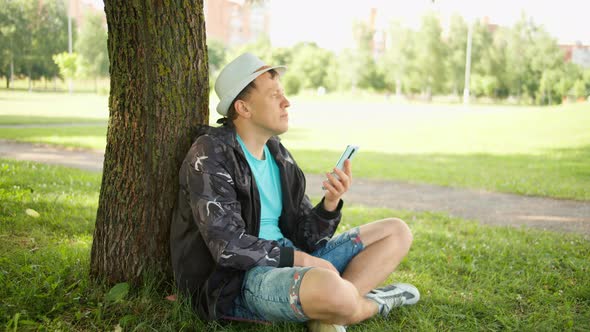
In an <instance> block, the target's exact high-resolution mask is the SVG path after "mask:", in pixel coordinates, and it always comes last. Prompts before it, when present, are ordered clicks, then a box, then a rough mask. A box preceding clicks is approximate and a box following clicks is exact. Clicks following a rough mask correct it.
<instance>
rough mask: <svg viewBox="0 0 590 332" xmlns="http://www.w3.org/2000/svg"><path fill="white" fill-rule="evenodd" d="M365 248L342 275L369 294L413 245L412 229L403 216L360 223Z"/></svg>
mask: <svg viewBox="0 0 590 332" xmlns="http://www.w3.org/2000/svg"><path fill="white" fill-rule="evenodd" d="M359 236H360V238H361V241H362V242H363V244H364V246H365V249H364V250H363V251H361V252H360V253H359V254H358V255H356V256H355V257H354V258H353V259H352V260H351V261H350V263H349V264H348V266H347V267H346V270H345V271H344V273H343V274H342V277H343V278H344V279H346V280H348V281H350V282H351V283H352V284H353V285H355V286H356V288H357V289H358V291H359V294H361V295H365V294H366V293H368V292H369V291H370V290H371V289H373V288H375V287H377V286H378V285H379V284H380V283H382V282H383V281H384V280H385V279H387V277H389V275H390V274H391V273H392V272H393V271H394V270H395V268H396V267H397V266H398V265H399V263H400V262H401V261H402V259H403V258H404V257H405V256H406V255H407V253H408V251H409V250H410V246H411V244H412V239H413V238H412V233H411V231H410V228H409V227H408V225H406V223H405V222H404V221H402V220H401V219H396V218H391V219H383V220H379V221H375V222H372V223H370V224H366V225H362V226H360V235H359Z"/></svg>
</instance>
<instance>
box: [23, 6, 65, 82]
mask: <svg viewBox="0 0 590 332" xmlns="http://www.w3.org/2000/svg"><path fill="white" fill-rule="evenodd" d="M25 15H26V16H27V24H28V30H27V31H28V32H29V34H30V39H29V40H30V44H29V45H28V47H27V48H26V52H25V57H24V60H25V68H26V69H25V70H26V73H27V76H28V78H29V90H30V89H31V88H32V80H37V79H40V78H45V82H46V83H47V80H49V79H52V78H54V77H55V76H57V75H58V73H59V68H58V67H57V65H56V64H55V62H54V61H53V59H52V58H53V55H54V54H58V53H61V52H64V51H67V50H68V36H67V31H68V29H67V26H68V25H67V24H68V23H67V22H68V19H67V11H66V7H65V3H64V2H63V1H25ZM73 30H75V29H73Z"/></svg>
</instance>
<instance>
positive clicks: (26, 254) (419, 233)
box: [0, 160, 590, 332]
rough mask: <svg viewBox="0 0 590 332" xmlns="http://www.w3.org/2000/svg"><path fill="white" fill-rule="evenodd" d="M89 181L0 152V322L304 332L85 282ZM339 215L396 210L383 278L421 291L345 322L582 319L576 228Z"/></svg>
mask: <svg viewBox="0 0 590 332" xmlns="http://www.w3.org/2000/svg"><path fill="white" fill-rule="evenodd" d="M99 186H100V174H98V173H90V172H84V171H80V170H74V169H67V168H62V167H56V166H48V165H41V164H35V163H28V162H15V161H9V160H0V201H1V202H2V204H1V205H0V238H1V241H0V326H4V327H5V328H6V330H7V331H9V330H25V331H27V330H51V331H53V330H65V331H68V330H99V331H107V330H110V331H112V330H117V329H118V328H119V327H120V328H121V329H122V330H125V331H135V330H138V331H179V330H189V331H205V330H207V331H268V332H270V331H273V332H274V331H276V332H279V331H280V332H282V331H285V332H286V331H302V332H303V331H305V329H304V328H303V326H302V325H298V324H275V325H272V326H261V325H254V324H245V323H233V324H226V323H203V322H200V321H199V320H198V319H196V318H195V316H194V315H192V313H191V311H190V309H189V308H188V307H187V306H186V305H183V304H182V302H176V303H172V302H168V301H166V300H164V299H163V298H164V296H165V295H168V294H169V293H170V292H171V291H170V287H168V289H169V291H157V289H158V288H157V287H155V285H157V284H158V282H156V281H154V280H153V279H150V278H149V277H147V278H146V281H145V284H144V285H143V286H142V287H139V288H132V289H131V290H130V291H129V293H126V292H116V291H115V290H116V289H115V290H111V289H110V288H109V287H107V286H106V285H103V284H95V283H93V282H91V281H90V280H89V277H88V271H89V256H90V247H91V243H92V232H93V227H94V220H95V213H96V208H97V204H98V193H99ZM316 200H317V198H316ZM27 209H32V210H34V211H31V210H29V211H28V213H27ZM34 212H37V213H38V215H37V214H36V213H34ZM343 213H344V218H343V221H342V224H341V227H340V229H339V231H343V230H346V229H348V228H350V227H354V226H356V225H360V224H363V223H366V222H368V221H371V220H374V219H379V218H384V217H388V216H399V217H401V218H403V219H404V220H406V222H407V223H408V224H409V225H410V227H411V228H412V230H413V233H414V245H413V247H412V250H411V251H410V254H409V255H408V257H407V258H406V259H405V260H404V261H403V262H402V264H401V265H400V267H399V269H398V271H397V272H395V273H394V274H393V275H392V276H391V277H390V279H389V280H388V281H394V280H395V281H403V282H410V283H413V284H415V285H416V286H417V287H418V288H419V289H420V290H421V292H422V299H421V301H420V302H419V303H418V304H417V305H416V306H413V307H406V308H401V309H399V310H396V311H395V312H393V314H391V315H390V317H388V318H387V319H381V318H379V319H371V320H369V321H367V322H366V323H364V324H362V325H357V326H352V327H350V328H349V331H384V332H385V331H402V330H406V331H476V330H486V331H489V330H516V331H537V330H542V331H563V330H569V331H584V330H587V328H588V326H590V261H588V257H589V256H590V242H589V241H587V240H585V239H583V238H582V237H581V236H579V235H575V234H559V233H552V232H543V231H539V230H533V229H518V228H510V227H490V226H483V225H479V224H478V223H475V222H471V221H466V220H461V219H457V218H450V217H448V216H446V215H443V214H433V213H413V212H407V211H391V210H386V209H370V208H366V207H362V206H347V207H345V210H344V212H343ZM164 285H168V283H164ZM117 289H118V288H117Z"/></svg>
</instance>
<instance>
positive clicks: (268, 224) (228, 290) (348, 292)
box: [171, 53, 420, 331]
mask: <svg viewBox="0 0 590 332" xmlns="http://www.w3.org/2000/svg"><path fill="white" fill-rule="evenodd" d="M285 70H286V68H285V67H284V66H276V67H271V66H268V65H266V64H264V62H263V61H262V60H260V59H259V58H257V57H256V56H254V55H253V54H251V53H245V54H242V55H241V56H239V57H238V58H236V59H235V60H233V61H232V62H231V63H229V64H228V65H227V66H226V67H225V68H224V69H223V70H222V71H221V73H220V74H219V78H218V79H217V81H216V83H215V92H216V93H217V95H218V96H219V100H220V101H219V104H218V105H217V111H218V112H219V113H220V114H221V115H223V116H225V117H226V118H224V119H223V120H224V121H223V122H224V125H223V126H222V127H218V128H212V127H208V126H204V127H202V128H201V132H200V136H199V137H198V138H197V140H196V141H195V143H194V144H193V145H192V147H191V149H190V151H189V152H188V154H187V156H186V158H185V160H184V162H183V164H182V167H181V169H180V191H179V196H178V204H177V208H176V210H175V213H174V218H173V221H172V228H171V252H172V264H173V268H174V273H175V279H176V283H177V286H178V288H179V290H180V291H181V292H183V293H184V294H185V295H188V296H189V298H190V299H191V301H192V304H193V306H194V308H195V310H196V311H197V313H198V314H199V316H200V317H202V318H203V319H209V320H211V319H220V318H225V319H238V320H253V321H296V322H308V327H309V329H310V330H311V331H344V330H345V328H344V326H345V325H350V324H354V323H358V322H361V321H363V320H365V319H367V318H369V317H372V316H374V315H376V314H381V315H383V316H386V315H387V314H388V313H389V311H390V310H391V309H392V308H394V307H397V306H401V305H407V304H414V303H416V302H417V301H418V299H419V297H420V294H419V292H418V290H417V289H416V288H415V287H414V286H411V285H408V284H394V285H389V286H386V287H383V288H377V289H375V287H377V286H378V285H379V284H380V283H381V282H383V281H384V280H385V279H386V278H387V277H388V276H389V275H390V274H391V273H392V272H393V270H394V269H395V268H396V267H397V265H398V264H399V263H400V261H401V260H402V258H403V257H404V256H405V255H406V254H407V252H408V250H409V248H410V245H411V242H412V235H411V232H410V230H409V228H408V226H407V225H406V224H405V223H404V222H403V221H402V220H400V219H393V218H392V219H385V220H380V221H375V222H372V223H369V224H365V225H362V226H360V227H356V228H354V229H351V230H349V231H347V232H345V233H343V234H340V235H338V236H336V237H334V238H332V236H333V235H334V232H335V230H336V227H337V226H338V223H339V222H340V218H341V213H340V210H341V209H342V205H343V201H342V200H341V197H342V195H343V194H344V193H345V192H346V191H347V190H348V189H349V188H350V185H351V182H352V171H351V162H350V161H347V162H346V163H345V166H344V170H339V169H334V170H333V173H328V174H327V178H326V181H324V183H323V185H324V188H325V195H324V197H323V198H322V200H321V202H320V203H318V204H317V205H316V206H315V207H313V206H312V205H311V203H310V200H309V198H308V197H307V196H306V195H305V177H304V175H303V172H302V171H301V169H300V168H299V167H298V166H297V164H296V163H295V161H294V160H293V157H292V156H291V154H290V153H289V152H288V151H287V149H285V147H284V146H283V145H282V144H281V143H280V141H279V139H278V138H277V136H278V135H280V134H283V133H285V132H286V131H287V129H288V122H289V115H288V111H287V109H288V107H289V106H290V104H289V101H288V100H287V98H286V97H285V95H284V92H283V88H282V86H281V82H280V79H279V77H280V75H282V74H283V73H284V72H285ZM335 175H337V176H335Z"/></svg>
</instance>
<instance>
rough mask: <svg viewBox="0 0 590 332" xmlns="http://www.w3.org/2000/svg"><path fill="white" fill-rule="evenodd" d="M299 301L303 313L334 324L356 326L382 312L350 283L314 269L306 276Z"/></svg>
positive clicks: (329, 271)
mask: <svg viewBox="0 0 590 332" xmlns="http://www.w3.org/2000/svg"><path fill="white" fill-rule="evenodd" d="M299 298H300V301H301V307H302V308H303V312H305V314H306V315H307V316H308V317H309V318H310V319H311V320H319V321H322V322H325V323H330V324H339V325H350V324H355V323H358V322H361V321H363V320H365V319H367V318H370V317H372V316H374V315H375V314H376V313H377V311H378V306H377V304H376V303H375V302H373V301H371V300H368V299H366V298H365V297H364V296H362V295H360V294H359V292H358V290H357V288H356V286H355V285H353V284H352V283H351V282H350V281H348V280H345V279H343V278H342V277H340V276H339V275H338V273H336V272H334V271H331V270H328V269H323V268H312V269H310V270H309V271H307V273H305V276H304V277H303V280H302V281H301V287H300V289H299Z"/></svg>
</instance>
